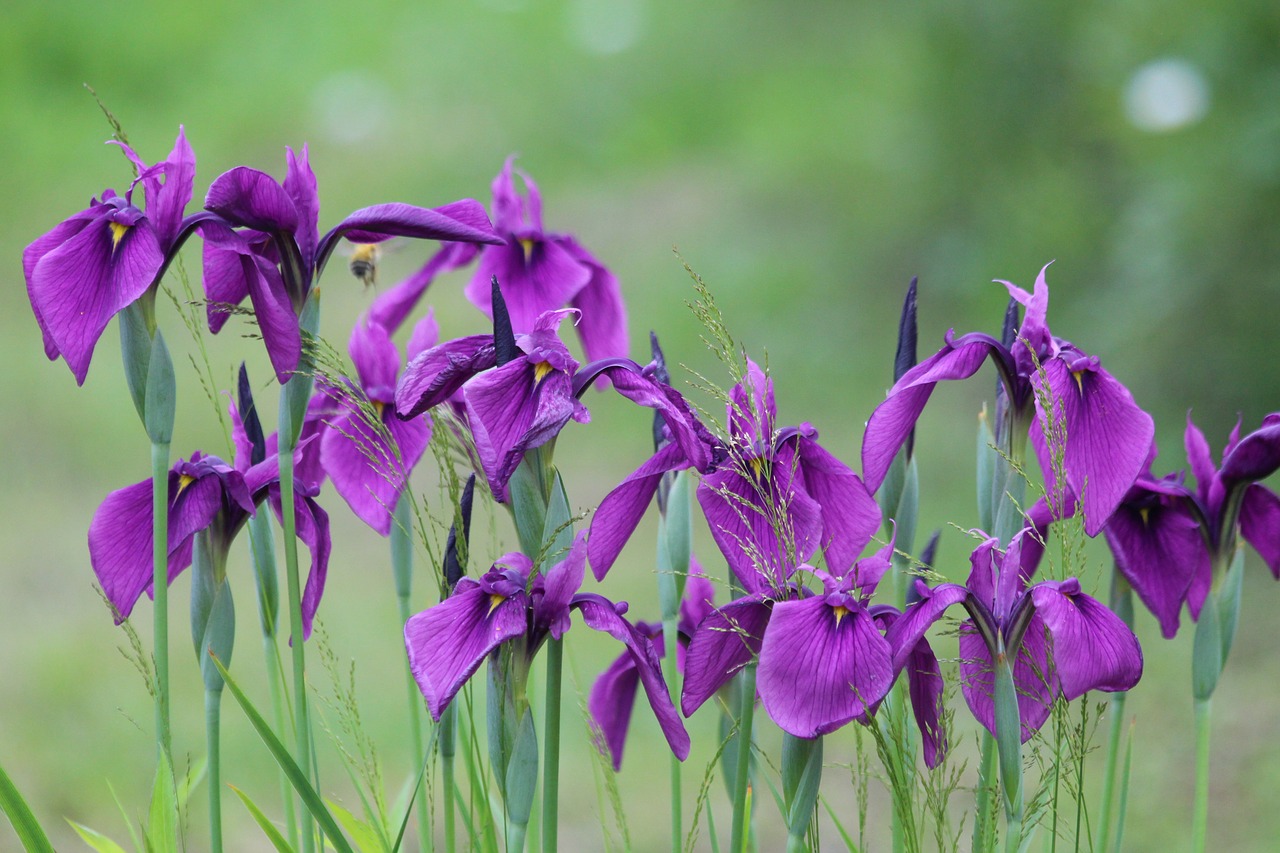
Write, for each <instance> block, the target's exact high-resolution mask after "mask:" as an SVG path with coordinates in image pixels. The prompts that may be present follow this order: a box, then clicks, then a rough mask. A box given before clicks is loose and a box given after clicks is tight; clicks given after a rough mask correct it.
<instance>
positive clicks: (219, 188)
mask: <svg viewBox="0 0 1280 853" xmlns="http://www.w3.org/2000/svg"><path fill="white" fill-rule="evenodd" d="M204 206H205V209H206V210H211V211H213V212H214V213H216V214H218V215H219V216H221V217H222V218H223V219H225V220H227V222H229V223H231V224H232V225H237V226H242V227H245V228H252V229H254V230H255V231H265V232H267V233H269V234H274V233H278V232H284V233H287V234H289V235H292V234H293V233H294V232H295V231H297V230H298V224H299V221H300V219H299V213H298V208H297V206H296V205H295V204H294V201H293V198H292V196H290V194H289V193H288V192H286V191H285V188H284V187H282V186H281V185H280V184H279V183H278V182H277V181H276V179H275V178H273V177H271V176H270V175H268V174H267V173H266V172H260V171H258V170H257V169H250V168H249V167H247V166H237V167H236V168H234V169H232V170H230V171H228V172H223V173H222V174H221V175H219V176H218V177H216V178H214V180H213V183H212V184H210V186H209V192H208V193H207V194H206V195H205V199H204Z"/></svg>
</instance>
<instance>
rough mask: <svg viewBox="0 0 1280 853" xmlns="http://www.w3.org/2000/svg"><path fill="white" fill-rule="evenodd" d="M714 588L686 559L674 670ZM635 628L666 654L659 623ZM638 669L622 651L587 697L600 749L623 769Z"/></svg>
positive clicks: (705, 612)
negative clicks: (687, 565) (624, 749)
mask: <svg viewBox="0 0 1280 853" xmlns="http://www.w3.org/2000/svg"><path fill="white" fill-rule="evenodd" d="M714 595H715V589H714V587H712V585H711V581H709V580H707V577H706V575H704V574H703V573H702V568H701V567H700V566H699V565H698V562H697V561H696V560H694V559H692V558H691V559H690V561H689V577H688V578H687V580H686V582H685V587H684V597H683V598H682V599H681V600H680V616H679V622H678V628H677V630H678V632H679V633H678V635H677V644H676V669H677V671H679V672H681V673H683V672H684V661H685V655H686V650H687V649H688V646H689V640H690V639H691V638H692V637H693V635H694V632H695V631H696V630H697V628H698V623H699V622H701V621H702V620H703V619H704V618H706V617H707V616H708V615H709V614H710V613H711V611H713V610H714V609H715V605H714V604H713V603H712V600H713V597H714ZM635 628H636V631H638V632H639V633H640V634H641V635H642V636H644V637H646V638H648V639H649V641H650V642H652V643H653V647H654V651H655V652H656V653H657V655H658V657H659V658H663V657H666V641H665V640H664V638H663V635H662V623H661V622H637V623H636V625H635ZM640 678H641V669H640V666H639V665H638V664H637V661H636V658H635V656H634V655H632V654H631V653H630V652H623V653H622V654H621V655H619V656H618V658H617V659H616V660H615V661H614V662H613V663H611V664H610V665H609V666H608V668H607V669H605V671H604V672H602V673H600V675H599V676H598V677H597V678H596V680H595V683H594V684H592V685H591V695H590V696H589V697H588V698H587V710H588V711H589V712H590V714H591V719H592V722H593V723H594V725H595V726H596V728H597V729H598V730H599V736H600V746H601V751H605V750H607V751H608V753H609V757H610V758H611V759H612V760H613V769H614V770H621V769H622V748H623V746H624V745H625V744H626V740H627V730H628V729H629V728H630V726H631V711H632V709H633V707H634V706H635V700H636V688H637V687H639V685H640Z"/></svg>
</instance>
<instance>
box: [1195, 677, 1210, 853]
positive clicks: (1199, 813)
mask: <svg viewBox="0 0 1280 853" xmlns="http://www.w3.org/2000/svg"><path fill="white" fill-rule="evenodd" d="M1212 701H1213V700H1212V699H1210V698H1206V699H1197V700H1196V803H1195V811H1194V812H1193V816H1192V821H1191V839H1192V843H1191V849H1192V850H1194V851H1195V853H1204V849H1205V840H1206V839H1207V837H1208V832H1209V729H1210V726H1209V719H1210V711H1211V707H1210V702H1212Z"/></svg>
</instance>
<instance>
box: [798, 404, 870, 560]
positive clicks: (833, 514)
mask: <svg viewBox="0 0 1280 853" xmlns="http://www.w3.org/2000/svg"><path fill="white" fill-rule="evenodd" d="M802 429H803V428H802ZM816 437H817V434H816V433H814V434H813V436H812V437H809V436H806V435H804V434H803V433H801V435H800V436H799V437H798V438H797V439H795V445H796V450H797V451H798V454H799V458H800V473H801V477H802V482H803V485H804V490H805V491H806V492H807V493H808V494H809V496H810V497H811V498H813V499H814V500H815V501H817V502H818V505H819V506H821V507H822V551H823V555H824V556H825V557H826V563H827V570H828V571H830V572H831V573H832V574H837V575H839V574H843V573H844V572H845V571H846V570H847V569H848V568H849V567H850V566H852V565H853V562H854V560H856V559H857V558H858V555H859V554H861V553H862V549H863V548H865V547H866V545H867V543H868V542H870V541H871V537H872V536H874V535H875V532H876V531H877V530H879V529H880V507H879V506H878V505H877V504H876V501H875V498H873V497H871V493H870V492H868V491H867V488H866V486H864V485H863V484H862V480H860V479H859V478H858V475H857V474H855V473H853V470H852V469H851V468H849V466H847V465H845V464H844V463H843V462H841V461H840V460H839V459H837V458H836V457H834V456H832V455H831V454H830V453H828V452H827V451H826V450H824V449H823V448H822V447H821V446H820V445H819V444H818V442H817V441H815V440H814V439H816Z"/></svg>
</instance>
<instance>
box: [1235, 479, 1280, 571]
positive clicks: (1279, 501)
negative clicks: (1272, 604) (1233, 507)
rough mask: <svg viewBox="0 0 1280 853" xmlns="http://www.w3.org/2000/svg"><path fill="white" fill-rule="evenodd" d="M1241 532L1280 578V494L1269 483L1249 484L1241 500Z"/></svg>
mask: <svg viewBox="0 0 1280 853" xmlns="http://www.w3.org/2000/svg"><path fill="white" fill-rule="evenodd" d="M1240 533H1241V535H1242V536H1244V538H1245V539H1246V540H1247V541H1248V542H1249V544H1250V545H1252V546H1253V547H1254V548H1256V549H1257V551H1258V553H1259V554H1260V555H1261V556H1262V559H1263V560H1265V561H1266V563H1267V566H1268V567H1269V568H1270V569H1271V574H1272V575H1274V576H1275V577H1276V579H1277V580H1280V497H1277V496H1276V493H1275V492H1273V491H1271V490H1270V489H1268V488H1267V487H1266V486H1263V485H1261V484H1258V483H1255V484H1253V485H1252V486H1249V487H1248V488H1247V489H1246V490H1245V493H1244V498H1243V499H1242V500H1241V503H1240Z"/></svg>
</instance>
